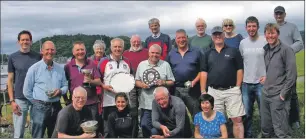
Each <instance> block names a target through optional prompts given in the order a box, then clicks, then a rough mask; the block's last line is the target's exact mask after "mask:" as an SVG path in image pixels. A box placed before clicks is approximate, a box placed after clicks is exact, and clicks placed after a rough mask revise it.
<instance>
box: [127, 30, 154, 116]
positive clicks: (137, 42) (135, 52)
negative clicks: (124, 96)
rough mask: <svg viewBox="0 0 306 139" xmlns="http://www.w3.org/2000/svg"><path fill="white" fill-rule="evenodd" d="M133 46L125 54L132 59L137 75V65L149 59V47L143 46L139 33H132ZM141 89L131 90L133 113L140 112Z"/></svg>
mask: <svg viewBox="0 0 306 139" xmlns="http://www.w3.org/2000/svg"><path fill="white" fill-rule="evenodd" d="M130 43H131V48H130V49H129V50H125V51H124V52H123V56H124V57H126V58H127V59H129V60H130V61H131V65H132V67H131V68H132V71H133V75H134V76H135V74H136V70H137V67H138V65H139V63H140V62H141V61H144V60H147V59H148V57H149V56H148V52H149V51H148V49H147V48H143V46H142V42H141V38H140V36H138V35H132V37H131V40H130ZM139 91H140V88H138V87H135V88H134V89H133V90H132V91H131V92H130V100H131V102H130V104H131V109H132V113H133V114H135V115H137V113H138V106H139V104H138V103H139V102H138V96H139Z"/></svg>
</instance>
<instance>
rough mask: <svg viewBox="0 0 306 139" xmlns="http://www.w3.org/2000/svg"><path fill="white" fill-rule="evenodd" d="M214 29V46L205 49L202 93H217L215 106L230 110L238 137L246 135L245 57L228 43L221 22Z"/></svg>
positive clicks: (222, 110) (213, 94)
mask: <svg viewBox="0 0 306 139" xmlns="http://www.w3.org/2000/svg"><path fill="white" fill-rule="evenodd" d="M211 33H212V40H213V43H214V47H212V48H210V49H209V50H207V51H206V52H205V53H204V56H203V62H202V63H203V64H201V73H200V86H201V90H202V94H206V93H208V94H210V95H212V96H213V97H214V99H215V102H214V109H215V110H217V111H220V112H223V113H227V115H228V117H229V118H230V119H231V120H232V121H233V133H234V136H235V138H244V126H243V123H242V116H244V115H245V114H246V113H245V109H244V105H243V103H242V95H241V90H240V86H241V83H242V78H243V61H242V57H241V54H240V52H239V50H238V49H236V48H232V47H229V46H227V45H225V43H224V38H225V34H224V33H223V29H222V28H221V27H220V26H216V27H214V28H213V29H212V31H211ZM206 85H208V90H207V91H208V92H206Z"/></svg>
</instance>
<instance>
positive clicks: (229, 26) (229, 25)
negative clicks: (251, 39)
mask: <svg viewBox="0 0 306 139" xmlns="http://www.w3.org/2000/svg"><path fill="white" fill-rule="evenodd" d="M232 26H233V25H224V27H232Z"/></svg>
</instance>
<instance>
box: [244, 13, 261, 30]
mask: <svg viewBox="0 0 306 139" xmlns="http://www.w3.org/2000/svg"><path fill="white" fill-rule="evenodd" d="M250 22H255V23H256V24H257V27H258V28H259V22H258V19H257V18H256V17H255V16H250V17H248V18H247V19H246V20H245V26H247V25H248V23H250Z"/></svg>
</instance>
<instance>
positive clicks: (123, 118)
mask: <svg viewBox="0 0 306 139" xmlns="http://www.w3.org/2000/svg"><path fill="white" fill-rule="evenodd" d="M115 103H116V107H117V110H116V111H114V112H112V113H111V114H110V115H109V116H108V122H107V123H108V124H107V125H108V129H109V132H108V135H106V136H105V137H106V138H137V136H138V122H137V120H138V119H137V117H135V116H133V117H132V115H131V112H130V106H129V100H128V97H127V95H126V93H117V94H116V96H115Z"/></svg>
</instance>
